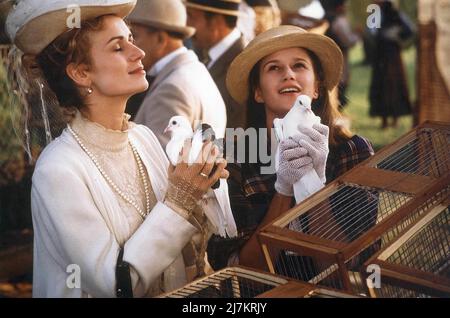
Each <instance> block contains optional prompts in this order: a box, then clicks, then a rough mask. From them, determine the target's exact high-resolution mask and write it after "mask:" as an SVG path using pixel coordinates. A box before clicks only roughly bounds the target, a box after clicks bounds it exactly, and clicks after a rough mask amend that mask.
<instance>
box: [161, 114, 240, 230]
mask: <svg viewBox="0 0 450 318" xmlns="http://www.w3.org/2000/svg"><path fill="white" fill-rule="evenodd" d="M205 126H208V127H210V126H209V125H206V124H202V125H199V127H198V129H197V130H196V132H195V133H193V131H192V128H191V124H190V122H189V120H188V119H187V118H185V117H183V116H174V117H172V118H171V119H170V120H169V124H168V126H167V127H166V129H165V130H164V133H167V132H169V133H171V134H172V136H171V139H170V140H169V142H168V143H167V145H166V154H167V156H168V157H169V160H170V162H171V163H172V164H173V165H176V164H177V162H178V158H179V156H180V152H181V150H182V149H183V145H184V141H185V140H186V139H187V138H191V137H192V145H191V151H190V153H189V159H188V160H189V162H188V164H192V163H193V162H194V161H195V160H196V159H197V157H198V155H199V154H200V151H201V150H202V147H203V133H204V129H202V128H205ZM208 131H209V132H212V134H213V131H212V128H211V130H209V129H208ZM204 199H205V200H206V204H203V205H202V208H203V211H204V212H205V214H206V216H207V218H208V219H209V221H210V223H211V224H212V225H213V226H214V228H215V229H214V231H215V233H216V234H219V235H220V236H222V237H226V236H227V235H228V236H229V237H235V236H237V228H236V222H235V221H234V217H233V213H232V211H231V205H230V197H229V196H228V183H227V182H226V180H223V179H220V183H219V186H218V187H217V188H216V189H214V190H213V189H209V190H208V192H207V193H206V195H205V197H204ZM205 200H202V202H203V201H205Z"/></svg>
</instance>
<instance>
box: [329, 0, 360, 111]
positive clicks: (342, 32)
mask: <svg viewBox="0 0 450 318" xmlns="http://www.w3.org/2000/svg"><path fill="white" fill-rule="evenodd" d="M320 2H321V3H322V6H323V8H324V9H325V19H326V20H327V21H328V23H329V24H330V26H329V28H328V30H327V32H326V33H325V35H327V36H329V37H330V38H332V39H333V40H334V41H335V42H336V43H337V45H338V46H339V48H340V49H341V51H342V54H343V55H344V72H343V74H342V77H341V81H340V83H339V86H338V98H339V104H340V108H341V109H342V108H343V107H344V106H345V105H347V103H348V98H347V96H346V92H347V87H348V85H349V83H350V67H349V50H350V49H351V48H352V47H353V46H355V44H356V43H357V42H358V41H359V37H358V35H357V34H356V33H355V32H354V31H353V30H352V27H351V26H350V22H349V20H348V18H347V11H346V2H347V1H346V0H320Z"/></svg>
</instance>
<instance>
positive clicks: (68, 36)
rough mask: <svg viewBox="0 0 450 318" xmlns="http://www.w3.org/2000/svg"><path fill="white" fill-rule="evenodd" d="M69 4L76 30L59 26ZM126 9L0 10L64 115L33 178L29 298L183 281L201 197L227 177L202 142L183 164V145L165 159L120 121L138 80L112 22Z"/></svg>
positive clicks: (117, 3) (138, 69)
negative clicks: (174, 159) (67, 116)
mask: <svg viewBox="0 0 450 318" xmlns="http://www.w3.org/2000/svg"><path fill="white" fill-rule="evenodd" d="M86 3H88V4H86ZM74 4H78V5H79V10H80V11H79V13H80V17H81V25H80V26H81V27H80V28H74V29H67V25H66V21H68V15H69V14H70V13H67V12H68V11H69V10H67V9H68V8H69V5H70V6H73V5H74ZM134 5H135V1H130V0H110V1H96V0H92V1H89V2H86V1H74V0H59V1H51V2H49V3H45V4H42V2H41V1H35V0H23V1H21V2H19V3H18V4H17V6H16V7H15V8H14V9H13V10H12V12H11V13H10V14H9V16H8V20H7V26H8V31H9V34H10V36H11V38H12V40H13V41H14V43H15V44H16V45H17V46H18V48H19V49H21V50H22V51H23V52H24V53H25V54H26V55H27V57H30V56H34V59H35V61H36V67H35V71H36V69H37V70H38V73H39V72H40V73H41V75H42V78H41V79H40V80H41V81H42V84H43V86H44V85H48V86H49V87H50V88H51V90H52V92H53V93H54V95H55V96H56V98H57V100H58V102H59V105H60V106H62V107H64V108H69V109H72V110H74V118H73V119H72V120H71V122H70V123H69V125H68V126H67V129H65V130H64V131H63V133H62V134H61V136H60V137H59V138H57V139H56V140H54V141H53V142H51V143H50V144H49V145H48V146H47V147H46V148H45V149H44V151H43V152H42V154H41V155H40V158H39V160H38V162H37V164H36V168H35V172H34V175H33V186H32V213H33V225H34V233H35V241H34V272H33V295H34V296H37V297H114V296H132V295H134V296H153V295H156V294H159V293H161V292H164V291H169V290H171V289H173V288H176V287H181V286H182V285H183V284H185V283H186V282H187V281H188V276H189V273H191V272H189V273H188V271H187V269H186V267H187V266H189V265H192V266H193V267H194V269H195V271H196V272H195V273H194V274H193V276H195V275H201V274H202V273H203V270H204V264H203V262H202V260H203V257H204V250H205V249H206V238H207V235H208V234H207V233H208V232H209V230H210V225H209V223H208V222H207V220H206V218H205V216H204V213H203V212H204V210H205V209H207V208H208V209H217V207H218V205H217V204H216V203H215V202H213V204H208V206H203V205H200V204H199V202H200V201H199V199H200V198H201V197H202V196H203V194H204V193H206V191H207V190H208V189H209V188H210V187H211V185H213V184H214V183H215V182H216V181H217V180H218V179H219V178H220V177H223V178H226V177H227V176H228V172H227V171H226V170H225V166H226V161H225V160H223V159H220V158H218V149H217V148H216V147H215V146H214V147H213V146H212V145H211V143H207V144H205V145H204V147H203V151H202V153H201V156H199V159H198V161H197V163H196V164H193V165H190V166H188V165H187V164H186V162H187V157H188V154H189V148H190V143H189V142H187V143H185V145H184V148H183V151H182V154H181V156H182V159H183V160H181V161H180V163H179V164H177V166H176V167H174V166H169V163H168V160H167V159H166V155H165V154H164V152H163V150H162V148H161V146H160V144H159V142H158V140H157V139H156V138H155V136H154V135H153V133H152V132H151V131H150V130H148V129H147V128H146V127H144V126H139V125H135V124H133V123H132V122H129V121H128V115H126V114H124V110H125V106H126V102H127V100H128V98H129V97H130V96H132V95H133V94H136V93H139V92H141V91H144V90H145V89H146V88H147V86H148V83H147V81H146V79H145V71H144V70H143V66H142V63H141V60H142V58H143V57H144V52H143V51H142V50H140V49H139V48H137V47H136V46H135V45H134V44H133V37H132V34H131V32H130V30H129V29H128V27H127V25H126V24H125V22H124V21H123V19H122V18H123V17H124V16H126V15H127V14H128V13H129V12H130V11H131V10H132V9H133V7H134ZM69 12H70V11H69ZM214 164H216V165H217V170H215V172H214V171H213V166H214ZM186 250H187V252H186ZM190 255H191V256H190ZM191 269H192V268H191Z"/></svg>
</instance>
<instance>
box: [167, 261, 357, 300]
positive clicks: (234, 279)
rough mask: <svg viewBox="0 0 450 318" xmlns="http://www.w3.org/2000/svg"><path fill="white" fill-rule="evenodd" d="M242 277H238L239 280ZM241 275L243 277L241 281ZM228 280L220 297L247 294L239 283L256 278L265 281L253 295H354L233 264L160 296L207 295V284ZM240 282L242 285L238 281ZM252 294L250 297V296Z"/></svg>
mask: <svg viewBox="0 0 450 318" xmlns="http://www.w3.org/2000/svg"><path fill="white" fill-rule="evenodd" d="M240 279H241V281H239V280H240ZM242 279H244V280H245V281H242ZM226 280H231V286H228V288H229V289H231V290H228V291H227V292H226V293H224V295H225V296H222V297H220V298H223V297H225V298H249V297H248V296H247V297H246V295H245V293H241V290H242V289H244V287H242V285H247V287H248V286H249V285H251V284H252V283H254V282H256V283H259V284H263V285H266V286H267V288H266V290H265V291H262V292H260V293H257V292H256V291H255V295H254V298H354V297H355V296H354V295H351V294H348V293H344V292H342V291H338V290H333V289H330V288H320V287H318V286H315V285H312V284H308V283H304V282H299V281H295V280H292V279H289V278H286V277H282V276H278V275H274V274H270V273H266V272H262V271H258V270H255V269H251V268H247V267H243V266H235V267H228V268H224V269H222V270H220V271H217V272H215V273H213V274H210V275H207V276H205V277H202V278H200V279H197V280H195V281H193V282H191V283H189V284H187V285H185V286H184V287H182V288H179V289H177V290H174V291H172V292H169V293H165V294H163V295H160V296H158V297H160V298H206V297H208V293H206V292H203V291H204V290H205V289H206V288H210V287H217V286H218V285H219V284H220V283H221V282H224V281H226ZM241 284H242V285H241ZM252 298H253V297H252Z"/></svg>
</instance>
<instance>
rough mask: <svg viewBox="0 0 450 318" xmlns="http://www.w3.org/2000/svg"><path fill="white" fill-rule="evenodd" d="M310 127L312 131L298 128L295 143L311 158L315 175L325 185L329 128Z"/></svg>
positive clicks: (318, 125)
mask: <svg viewBox="0 0 450 318" xmlns="http://www.w3.org/2000/svg"><path fill="white" fill-rule="evenodd" d="M312 127H313V128H312V129H311V128H305V127H299V131H300V138H299V136H295V141H296V142H298V143H299V145H300V146H302V147H303V148H304V149H306V150H307V151H308V156H310V157H311V158H312V162H313V165H314V169H315V170H316V172H317V175H318V176H319V178H320V180H321V181H322V182H323V183H325V182H326V181H327V179H326V176H325V169H326V165H327V158H328V153H329V149H328V136H329V128H328V126H326V125H322V124H314V125H313V126H312Z"/></svg>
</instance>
